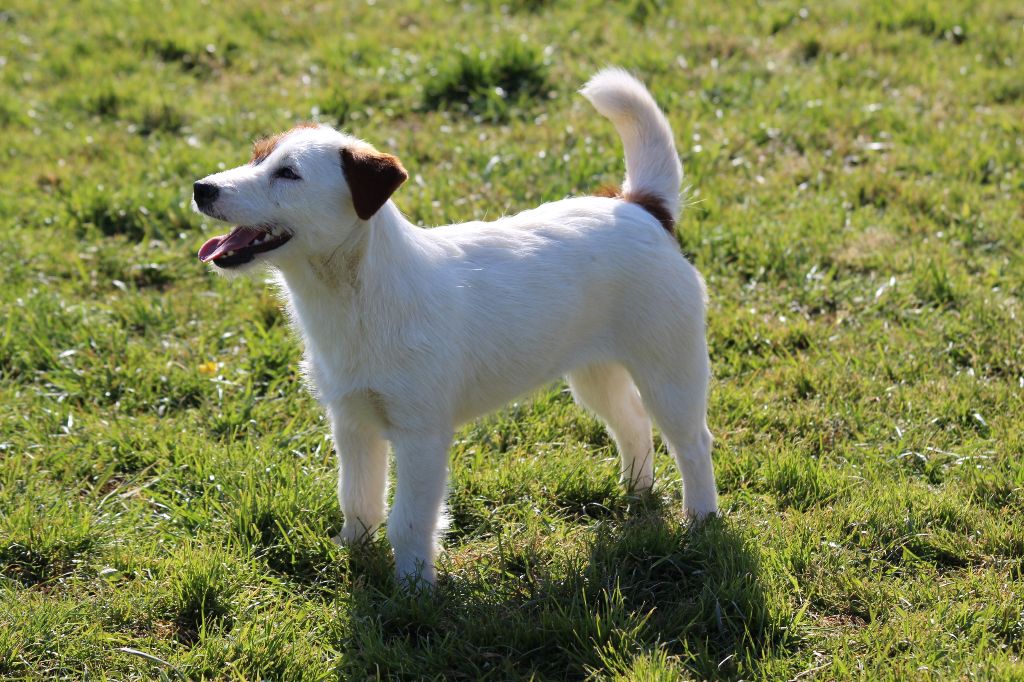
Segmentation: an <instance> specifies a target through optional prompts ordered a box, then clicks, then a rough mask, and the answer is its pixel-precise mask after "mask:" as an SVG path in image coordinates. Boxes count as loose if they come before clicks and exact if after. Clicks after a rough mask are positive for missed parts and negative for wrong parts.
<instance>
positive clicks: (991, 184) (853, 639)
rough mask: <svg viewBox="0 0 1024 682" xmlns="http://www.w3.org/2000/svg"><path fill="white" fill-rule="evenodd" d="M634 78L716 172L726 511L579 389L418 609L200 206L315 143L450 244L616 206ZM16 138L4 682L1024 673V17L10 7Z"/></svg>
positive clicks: (455, 549) (819, 9) (284, 6)
mask: <svg viewBox="0 0 1024 682" xmlns="http://www.w3.org/2000/svg"><path fill="white" fill-rule="evenodd" d="M608 64H617V65H621V66H624V67H627V68H629V69H630V70H632V71H633V72H635V73H636V74H637V75H639V76H640V77H641V78H642V79H643V80H645V81H646V82H647V83H648V84H649V85H650V87H651V89H652V91H653V93H654V95H655V97H656V99H657V100H658V101H659V102H660V103H661V105H662V106H663V108H664V109H665V110H666V111H667V113H668V115H669V118H670V119H671V121H672V125H673V127H674V130H675V134H676V139H677V141H678V145H679V150H680V154H681V156H682V159H683V164H684V168H685V171H686V176H687V177H686V181H685V183H686V184H687V185H688V187H689V189H688V192H687V201H686V203H687V208H686V209H685V212H684V215H683V217H682V219H681V221H680V224H679V226H678V237H679V241H680V244H681V245H682V248H683V250H684V252H685V253H686V254H687V255H688V256H689V257H690V258H691V259H692V261H693V262H694V263H695V264H696V265H697V267H698V268H699V269H700V270H701V272H703V273H704V276H705V277H706V279H707V283H708V288H709V292H710V296H711V304H710V310H709V337H710V346H711V357H712V365H713V371H714V375H715V379H714V382H713V384H712V389H711V402H710V412H709V421H710V426H711V429H712V432H713V433H714V434H715V436H716V439H717V440H716V443H715V450H714V460H715V465H716V468H717V473H718V481H719V488H720V493H721V506H722V510H723V514H722V516H721V518H719V519H715V520H712V521H711V522H708V523H706V524H698V525H691V524H689V523H687V522H686V521H685V520H684V519H683V517H682V514H681V509H680V490H681V486H680V481H679V476H678V473H677V471H676V469H675V467H674V465H673V464H672V462H671V459H670V457H669V456H668V454H667V453H666V452H665V451H664V449H663V448H662V447H661V446H660V445H659V452H658V455H657V461H656V470H657V478H658V482H657V485H656V489H655V495H654V496H653V497H652V498H650V499H637V498H633V497H630V496H628V495H627V494H626V493H625V491H624V490H623V489H621V488H620V487H619V486H618V485H617V481H616V476H617V462H616V460H617V455H616V453H615V446H614V444H613V443H612V442H611V441H610V439H609V438H608V436H607V435H606V434H605V433H604V431H603V429H602V427H601V425H600V423H599V422H598V421H597V420H596V419H595V418H593V417H591V416H589V415H588V414H586V413H585V412H583V411H581V410H580V409H579V408H578V407H576V406H575V404H574V403H573V402H572V400H571V397H570V396H569V394H568V393H567V391H566V389H565V386H564V385H563V384H561V383H558V384H553V385H552V386H550V387H548V388H547V389H545V390H543V391H541V392H539V393H537V394H535V395H532V396H524V397H523V399H522V400H521V402H518V403H516V404H514V405H510V406H509V407H508V408H507V409H506V410H504V411H502V412H501V413H499V414H497V415H495V416H493V417H490V418H488V419H485V420H483V421H480V422H478V423H474V424H470V425H467V426H466V427H464V428H463V429H462V430H461V431H460V432H459V433H458V435H457V439H456V441H455V443H454V446H453V449H452V454H451V474H452V475H451V493H450V498H449V511H450V516H451V527H450V529H449V531H448V532H447V534H446V537H445V546H446V553H445V555H444V556H443V558H442V560H441V578H440V581H439V586H438V589H437V590H436V591H435V592H434V593H421V594H416V593H407V592H404V591H402V590H401V589H400V588H399V587H398V586H397V585H396V584H395V582H394V579H393V578H392V567H391V563H390V562H391V558H390V556H389V554H388V547H387V543H386V540H384V539H383V538H380V539H378V540H377V541H376V542H375V543H373V544H372V545H370V546H368V547H365V548H361V549H359V550H354V551H350V550H347V549H340V548H337V547H335V546H334V545H333V544H332V543H331V542H330V539H329V538H330V536H331V535H333V534H334V533H337V532H338V530H339V529H340V528H341V524H342V518H341V512H340V510H339V508H338V503H337V499H336V497H335V493H334V490H335V485H336V471H335V463H334V455H333V452H332V444H331V441H330V440H329V437H328V428H327V425H326V423H325V420H324V418H323V416H322V414H321V412H320V409H319V407H318V405H317V404H316V403H315V401H314V400H313V399H312V398H311V397H310V396H309V395H308V394H307V393H306V392H305V390H304V387H303V383H302V377H301V375H300V373H299V369H298V360H299V356H300V347H299V343H298V340H297V339H296V338H295V336H294V335H293V333H292V331H291V330H290V329H289V326H288V323H287V320H286V319H285V318H284V316H283V315H282V313H281V312H280V309H279V306H278V304H277V301H276V300H275V298H274V295H273V293H272V292H271V291H270V290H268V288H267V287H266V286H265V285H264V284H263V283H262V282H261V281H259V280H249V279H243V280H235V281H228V280H225V279H223V278H218V277H217V276H215V275H214V274H212V273H211V272H210V271H209V269H208V268H206V267H204V266H202V265H201V264H200V263H199V262H198V261H197V259H196V257H195V253H196V251H197V249H198V247H199V245H200V244H202V243H203V241H204V238H205V237H208V236H210V235H211V234H214V233H217V231H218V229H219V227H218V226H217V225H213V224H211V223H210V222H209V221H206V220H204V219H203V218H201V217H200V216H197V215H195V214H193V213H192V212H191V210H190V208H189V201H190V193H191V184H192V182H193V181H194V180H195V179H197V178H200V177H202V176H204V175H206V174H208V173H210V172H213V171H216V170H218V169H220V168H227V167H231V166H234V165H238V164H240V163H244V162H245V161H246V160H247V159H248V147H249V145H250V143H251V142H252V141H253V140H254V139H255V138H257V137H259V136H262V135H267V134H272V133H274V132H277V131H280V130H282V129H285V128H288V127H290V126H291V125H292V124H294V123H296V122H299V121H304V120H311V119H317V120H320V121H323V122H327V123H331V124H333V125H339V126H342V127H344V128H345V129H346V130H348V131H351V132H353V133H354V134H356V135H359V136H361V137H364V138H366V139H368V140H370V141H372V142H373V143H375V144H376V145H377V146H378V147H379V148H380V149H382V150H384V151H387V152H391V153H394V154H396V155H398V156H399V157H400V158H401V159H402V160H403V162H404V164H405V166H406V167H407V168H408V169H409V171H410V175H411V177H410V181H409V182H408V183H407V184H406V185H405V186H404V187H403V188H401V189H400V190H399V191H398V193H397V194H396V196H395V199H396V202H397V203H398V205H399V207H400V208H402V210H403V211H405V212H406V214H407V215H408V216H410V218H411V219H413V220H414V221H417V222H419V223H421V224H424V225H437V224H442V223H445V222H450V221H459V220H468V219H471V218H480V217H492V218H493V217H497V216H500V215H503V214H508V213H512V212H515V211H518V210H522V209H525V208H529V207H532V206H535V205H536V204H538V203H540V202H543V201H550V200H555V199H559V198H562V197H564V196H567V195H573V194H586V193H588V192H590V191H592V190H593V189H594V188H596V187H598V186H599V185H601V184H603V183H607V182H615V181H617V180H618V179H620V177H621V174H622V172H623V164H622V160H621V149H620V145H619V141H618V138H617V136H616V135H615V132H614V130H613V129H612V127H611V125H610V124H609V123H608V122H607V121H606V120H604V119H602V118H600V117H599V116H598V115H597V114H596V112H594V111H593V110H592V109H591V107H590V106H589V105H588V104H587V102H586V101H585V100H583V98H582V97H580V96H579V95H578V94H576V89H577V88H578V87H579V86H580V85H581V84H582V83H583V82H584V81H585V80H586V79H587V78H588V77H589V76H590V75H591V74H592V73H593V72H595V71H596V70H597V69H598V68H600V67H602V66H605V65H608ZM0 140H2V144H0V154H2V159H3V163H2V164H0V237H2V244H3V247H4V248H3V251H4V253H3V258H2V259H0V283H2V286H0V328H2V331H3V333H2V337H0V405H2V406H3V407H2V409H0V676H6V677H10V678H15V679H21V678H25V679H53V678H67V679H83V678H86V677H88V678H90V679H119V680H122V679H154V678H157V677H159V676H163V677H164V678H166V679H197V678H202V677H206V678H219V679H255V678H258V677H262V678H265V679H303V680H307V679H308V680H320V679H339V678H340V679H358V680H362V679H368V678H370V679H375V678H389V679H390V678H406V679H423V678H433V679H444V680H451V679H472V680H475V679H525V678H531V677H532V678H534V679H584V678H587V679H620V680H634V679H636V680H676V679H694V680H697V679H729V680H738V679H744V680H787V679H801V680H815V679H822V680H828V679H849V678H860V679H866V680H880V679H892V680H905V679H935V680H945V679H957V678H959V679H967V678H972V679H1024V663H1021V660H1020V659H1021V655H1022V648H1024V645H1022V639H1024V575H1022V573H1024V457H1022V456H1024V404H1022V403H1024V400H1022V398H1024V350H1022V349H1024V327H1022V323H1021V316H1022V315H1024V307H1022V297H1024V246H1022V245H1024V209H1022V203H1024V202H1022V198H1024V164H1022V161H1024V6H1022V5H1021V4H1020V3H1019V2H1014V1H1012V0H989V1H987V2H953V1H950V2H933V1H923V0H915V1H910V2H887V1H884V0H866V1H864V2H854V1H852V0H850V1H847V2H826V3H803V4H801V3H799V2H791V1H788V0H782V1H779V2H776V1H770V2H761V3H753V2H736V3H716V2H702V3H697V2H686V3H682V2H679V3H675V2H670V1H669V0H633V1H631V2H630V1H626V2H621V3H606V2H598V1H596V0H586V1H585V2H578V3H570V2H560V1H555V0H507V1H506V2H499V1H498V0H490V1H481V2H422V1H420V2H416V1H414V0H400V1H399V0H396V1H394V2H392V1H390V0H388V1H387V2H385V1H383V0H379V1H378V2H373V0H369V1H368V2H365V3H360V2H339V3H330V2H312V1H307V0H299V1H296V2H290V3H272V2H245V1H231V2H221V3H203V4H200V3H195V2H182V3H171V2H165V3H159V4H158V3H148V2H128V1H127V0H118V1H116V2H100V1H98V0H84V1H82V2H74V3H72V2H47V3H44V2H37V1H35V0H13V2H9V3H7V4H6V5H5V8H4V9H3V10H2V11H0ZM221 231H223V230H221Z"/></svg>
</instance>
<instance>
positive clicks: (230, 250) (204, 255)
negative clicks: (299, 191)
mask: <svg viewBox="0 0 1024 682" xmlns="http://www.w3.org/2000/svg"><path fill="white" fill-rule="evenodd" d="M291 238H292V236H291V235H290V234H288V233H287V232H284V233H282V234H274V233H273V232H271V231H270V229H269V228H267V227H264V226H255V225H239V226H238V227H236V228H235V229H233V230H231V232H229V233H228V234H226V235H223V236H221V237H214V238H213V239H209V240H207V242H206V243H205V244H203V246H202V248H201V249H199V260H201V261H202V262H204V263H209V262H213V264H214V265H216V266H217V267H218V268H233V267H235V266H238V265H242V264H243V263H248V262H249V261H251V260H252V259H253V258H255V257H256V254H259V253H265V252H267V251H273V250H274V249H276V248H279V247H281V246H284V244H285V243H286V242H287V241H288V240H289V239H291Z"/></svg>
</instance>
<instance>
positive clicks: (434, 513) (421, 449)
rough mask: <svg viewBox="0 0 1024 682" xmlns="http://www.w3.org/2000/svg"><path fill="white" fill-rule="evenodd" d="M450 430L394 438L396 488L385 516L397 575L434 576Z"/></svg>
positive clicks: (404, 577) (425, 579) (430, 582)
mask: <svg viewBox="0 0 1024 682" xmlns="http://www.w3.org/2000/svg"><path fill="white" fill-rule="evenodd" d="M451 441H452V431H451V430H450V429H445V430H443V431H436V432H428V433H422V432H406V433H402V434H400V435H396V436H395V437H393V438H392V441H391V442H392V445H393V446H394V449H395V469H396V472H395V473H396V479H397V480H396V488H395V501H394V506H393V507H392V508H391V514H390V516H388V539H390V540H391V546H392V547H393V548H394V550H395V570H396V572H397V574H398V578H399V579H400V580H403V581H407V582H410V583H415V582H416V581H417V579H418V580H422V581H423V582H424V583H426V584H428V585H433V584H434V580H435V578H436V577H437V570H436V569H435V567H434V559H435V557H436V555H437V543H438V539H437V533H438V528H439V525H440V519H441V507H442V505H443V503H444V494H445V486H446V483H447V479H448V448H449V447H450V446H451Z"/></svg>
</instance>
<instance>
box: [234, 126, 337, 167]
mask: <svg viewBox="0 0 1024 682" xmlns="http://www.w3.org/2000/svg"><path fill="white" fill-rule="evenodd" d="M319 127H320V124H319V123H299V124H298V125H296V126H294V127H293V128H292V129H291V130H286V131H284V132H283V133H278V134H277V135H274V136H272V137H263V138H260V139H259V140H256V141H255V142H253V143H252V158H251V159H249V163H251V164H252V165H254V166H258V165H260V164H261V163H263V161H265V160H266V158H267V157H268V156H270V155H271V154H272V153H273V151H274V150H275V149H277V144H278V143H279V142H280V141H281V140H283V139H284V138H286V137H287V136H288V135H289V134H290V133H292V132H294V131H296V130H298V129H300V128H319Z"/></svg>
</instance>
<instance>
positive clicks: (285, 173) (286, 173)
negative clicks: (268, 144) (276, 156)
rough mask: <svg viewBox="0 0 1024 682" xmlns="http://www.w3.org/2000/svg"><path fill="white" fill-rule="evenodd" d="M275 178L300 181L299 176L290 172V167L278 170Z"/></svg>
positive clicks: (292, 171)
mask: <svg viewBox="0 0 1024 682" xmlns="http://www.w3.org/2000/svg"><path fill="white" fill-rule="evenodd" d="M274 177H275V178H284V179H285V180H301V179H302V178H300V177H299V174H298V173H296V172H295V171H294V170H292V168H291V166H284V167H283V168H278V169H277V172H276V173H274Z"/></svg>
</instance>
